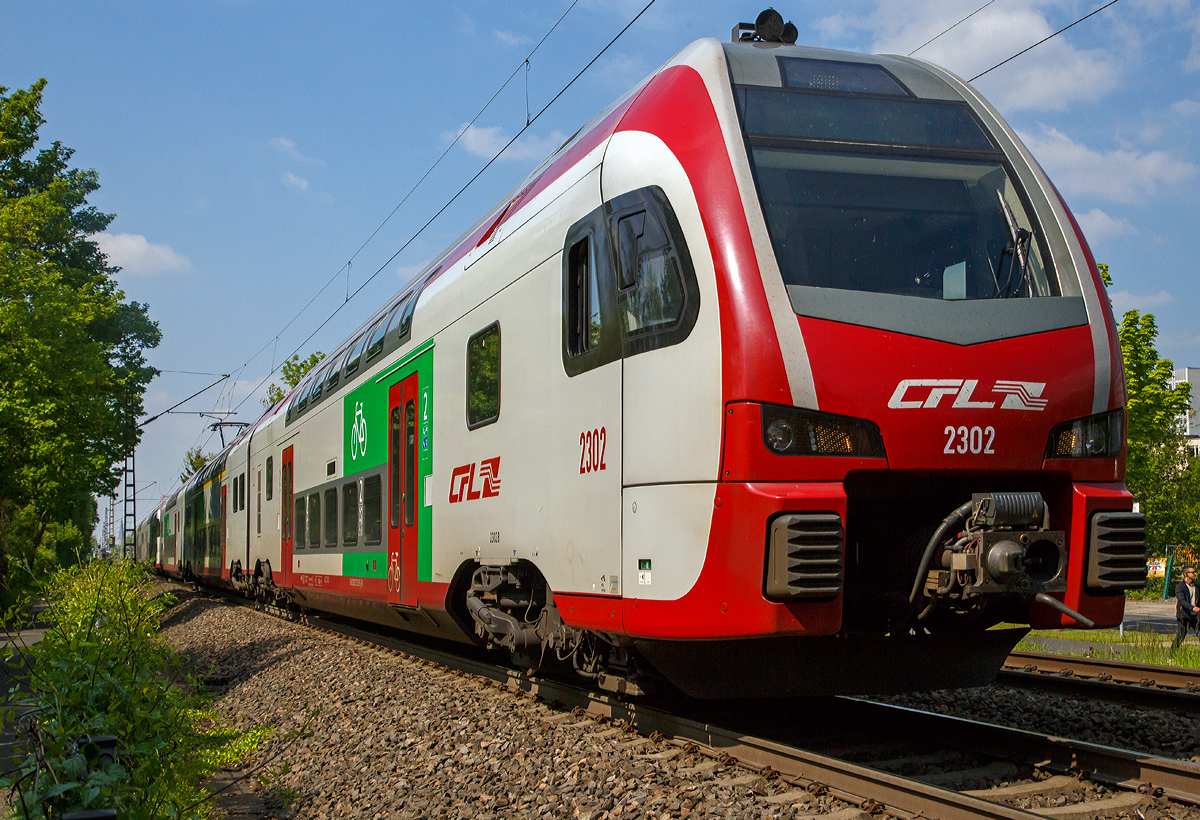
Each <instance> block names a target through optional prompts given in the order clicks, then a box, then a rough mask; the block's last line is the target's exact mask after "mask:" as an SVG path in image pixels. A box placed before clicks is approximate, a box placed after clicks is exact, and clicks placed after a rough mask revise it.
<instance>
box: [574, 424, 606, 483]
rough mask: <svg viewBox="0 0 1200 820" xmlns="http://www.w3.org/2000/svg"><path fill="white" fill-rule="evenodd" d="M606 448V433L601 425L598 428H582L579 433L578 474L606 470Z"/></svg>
mask: <svg viewBox="0 0 1200 820" xmlns="http://www.w3.org/2000/svg"><path fill="white" fill-rule="evenodd" d="M606 449H608V433H607V431H605V429H604V428H603V427H601V428H600V429H599V430H584V431H583V432H582V433H580V434H579V474H580V475H584V474H586V473H595V472H599V471H600V470H607V469H608V465H606V464H605V463H604V451H605V450H606Z"/></svg>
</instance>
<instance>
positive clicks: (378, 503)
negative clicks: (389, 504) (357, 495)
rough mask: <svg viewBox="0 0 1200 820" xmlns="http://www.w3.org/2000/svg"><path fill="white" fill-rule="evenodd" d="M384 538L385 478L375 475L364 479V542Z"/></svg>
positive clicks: (371, 543)
mask: <svg viewBox="0 0 1200 820" xmlns="http://www.w3.org/2000/svg"><path fill="white" fill-rule="evenodd" d="M382 540H383V479H382V478H381V477H380V476H377V475H373V476H370V477H369V478H365V479H363V543H364V544H370V545H374V544H378V543H380V542H381V541H382Z"/></svg>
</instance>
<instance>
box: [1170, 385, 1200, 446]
mask: <svg viewBox="0 0 1200 820" xmlns="http://www.w3.org/2000/svg"><path fill="white" fill-rule="evenodd" d="M1183 382H1187V383H1188V384H1190V385H1191V386H1192V410H1191V412H1190V413H1188V414H1187V417H1186V418H1181V419H1180V426H1181V427H1182V428H1183V431H1184V435H1186V436H1187V448H1188V455H1190V456H1191V457H1192V458H1200V415H1197V414H1198V413H1200V367H1177V368H1175V378H1173V379H1172V380H1171V387H1175V386H1176V385H1178V384H1182V383H1183Z"/></svg>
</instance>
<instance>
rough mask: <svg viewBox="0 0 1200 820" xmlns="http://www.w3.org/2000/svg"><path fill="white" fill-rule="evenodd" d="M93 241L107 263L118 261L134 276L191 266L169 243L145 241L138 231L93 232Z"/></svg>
mask: <svg viewBox="0 0 1200 820" xmlns="http://www.w3.org/2000/svg"><path fill="white" fill-rule="evenodd" d="M95 241H96V244H97V245H99V246H100V250H101V251H102V252H103V253H104V255H105V256H107V257H108V263H109V264H110V265H119V266H120V268H121V270H122V271H123V272H124V273H131V274H133V275H134V276H149V275H150V274H153V273H164V272H166V271H176V270H189V269H190V268H191V267H192V263H191V262H190V261H188V258H187V257H186V256H182V255H180V254H178V253H176V252H175V251H173V250H171V246H170V245H155V244H154V243H152V242H147V241H146V237H144V236H142V235H141V234H139V233H102V234H97V235H96V237H95Z"/></svg>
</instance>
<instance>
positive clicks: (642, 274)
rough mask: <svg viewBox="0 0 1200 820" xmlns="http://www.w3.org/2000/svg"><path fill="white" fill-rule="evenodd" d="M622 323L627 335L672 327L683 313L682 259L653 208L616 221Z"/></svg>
mask: <svg viewBox="0 0 1200 820" xmlns="http://www.w3.org/2000/svg"><path fill="white" fill-rule="evenodd" d="M617 241H618V243H619V246H618V252H617V256H618V259H619V260H620V268H621V288H622V290H621V292H620V296H619V299H620V303H621V324H622V326H623V329H624V331H625V334H626V335H627V336H631V335H636V334H641V333H653V332H654V331H657V330H663V329H665V328H669V327H671V326H673V325H674V324H675V323H676V322H677V321H678V320H679V317H680V315H681V314H682V313H683V303H684V295H683V281H682V279H681V277H680V271H679V259H678V257H677V256H676V255H675V251H674V249H673V248H672V247H671V242H670V240H669V239H668V237H667V232H666V231H665V230H663V226H662V223H661V222H660V221H659V219H658V218H657V216H656V215H655V214H654V212H653V211H639V212H637V213H634V214H630V215H628V216H625V217H622V218H621V220H620V221H619V222H618V223H617Z"/></svg>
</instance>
